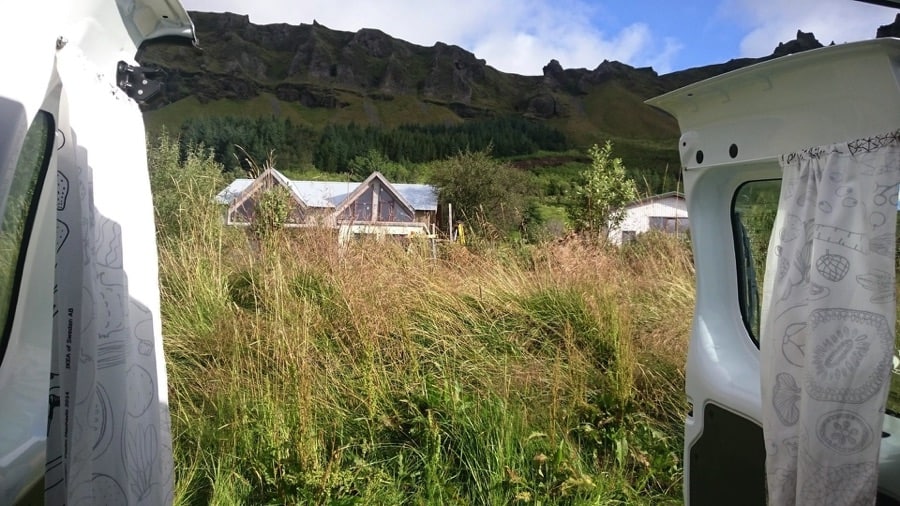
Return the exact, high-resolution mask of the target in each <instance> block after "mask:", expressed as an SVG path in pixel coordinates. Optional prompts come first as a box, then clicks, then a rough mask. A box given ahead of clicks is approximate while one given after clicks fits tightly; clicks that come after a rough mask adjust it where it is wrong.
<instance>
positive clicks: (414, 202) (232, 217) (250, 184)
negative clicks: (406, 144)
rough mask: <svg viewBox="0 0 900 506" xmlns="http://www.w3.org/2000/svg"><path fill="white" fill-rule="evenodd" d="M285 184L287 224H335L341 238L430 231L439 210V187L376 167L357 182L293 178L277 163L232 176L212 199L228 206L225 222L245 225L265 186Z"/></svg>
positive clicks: (400, 234) (254, 210)
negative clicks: (252, 175)
mask: <svg viewBox="0 0 900 506" xmlns="http://www.w3.org/2000/svg"><path fill="white" fill-rule="evenodd" d="M275 187H283V188H285V189H286V190H287V191H288V193H289V195H290V197H291V203H292V204H293V209H292V211H291V214H290V215H289V218H288V220H287V223H286V226H289V227H306V226H324V227H329V228H336V229H339V230H340V232H341V238H342V239H343V238H346V237H351V236H353V235H357V234H375V235H392V236H410V235H416V234H430V233H431V229H432V225H433V224H434V220H435V214H436V213H437V190H436V189H435V188H434V187H433V186H430V185H425V184H393V183H390V182H389V181H388V180H387V179H386V178H385V177H384V176H383V175H382V174H381V173H380V172H374V173H372V175H370V176H369V177H368V178H366V180H365V181H363V182H361V183H351V182H338V181H292V180H289V179H288V178H286V177H285V176H284V175H283V174H282V173H280V172H278V171H277V170H275V169H268V170H266V171H265V172H263V173H262V174H260V175H259V177H257V178H256V179H236V180H234V182H232V183H231V184H230V185H228V186H227V187H226V188H225V189H224V190H222V191H221V192H219V194H218V195H217V196H216V200H217V201H218V202H220V203H222V204H226V205H227V206H228V210H227V212H226V215H225V220H226V223H228V224H229V225H249V224H250V223H251V222H252V221H253V217H254V215H255V213H256V204H257V200H258V198H259V196H260V195H262V193H263V192H264V191H266V190H269V189H272V188H275Z"/></svg>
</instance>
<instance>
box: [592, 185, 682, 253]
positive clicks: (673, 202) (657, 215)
mask: <svg viewBox="0 0 900 506" xmlns="http://www.w3.org/2000/svg"><path fill="white" fill-rule="evenodd" d="M689 227H690V223H689V222H688V213H687V205H686V203H685V200H684V195H683V194H681V193H679V192H668V193H663V194H660V195H654V196H652V197H647V198H644V199H640V200H635V201H633V202H630V203H628V204H626V205H625V219H623V220H622V223H621V224H620V225H619V226H618V227H616V228H613V229H612V230H610V233H609V239H610V241H612V242H613V243H615V244H622V243H623V242H628V241H630V240H633V239H634V238H635V237H637V235H638V234H642V233H644V232H649V231H650V230H658V231H661V232H668V233H672V234H677V233H686V232H687V231H688V229H689Z"/></svg>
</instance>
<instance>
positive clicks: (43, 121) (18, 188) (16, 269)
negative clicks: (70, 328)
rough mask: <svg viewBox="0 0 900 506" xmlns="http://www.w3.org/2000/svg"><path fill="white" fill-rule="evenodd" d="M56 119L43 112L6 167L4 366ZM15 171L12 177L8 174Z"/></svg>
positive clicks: (1, 308) (0, 260)
mask: <svg viewBox="0 0 900 506" xmlns="http://www.w3.org/2000/svg"><path fill="white" fill-rule="evenodd" d="M54 132H55V128H54V126H53V117H52V116H51V115H50V114H48V113H46V112H43V111H42V112H40V113H39V114H38V115H37V116H36V117H35V119H34V121H33V122H32V124H31V126H30V127H29V129H28V132H27V133H26V134H25V140H24V142H23V144H22V150H21V151H20V152H19V155H18V158H17V160H16V164H15V167H13V168H8V167H3V168H2V170H3V172H4V173H6V174H3V177H2V178H0V184H2V185H6V188H0V196H2V198H0V205H2V207H0V332H2V334H0V362H2V359H3V355H4V354H5V352H6V347H7V344H8V342H9V337H10V332H11V330H12V323H13V317H14V316H15V310H16V303H17V300H18V292H19V285H20V284H21V282H22V271H23V267H24V262H25V252H26V249H27V246H28V240H29V237H30V235H31V228H32V225H33V223H34V218H35V213H36V211H37V204H38V201H39V200H40V190H41V187H42V185H43V181H44V179H45V176H46V174H47V166H48V165H49V162H50V156H51V149H52V147H53V134H54ZM9 170H12V174H8V173H7V171H9Z"/></svg>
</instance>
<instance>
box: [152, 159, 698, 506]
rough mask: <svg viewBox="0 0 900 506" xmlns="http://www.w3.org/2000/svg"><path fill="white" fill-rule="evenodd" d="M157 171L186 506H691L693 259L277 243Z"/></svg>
mask: <svg viewBox="0 0 900 506" xmlns="http://www.w3.org/2000/svg"><path fill="white" fill-rule="evenodd" d="M150 165H151V170H152V177H153V180H154V186H155V187H156V190H157V194H156V195H157V201H156V204H157V211H158V219H159V223H160V237H159V244H160V262H161V283H162V290H163V292H162V297H163V299H162V302H163V321H164V334H165V336H166V337H165V346H166V353H167V359H168V363H169V388H170V402H171V410H172V431H173V438H174V452H175V461H176V478H177V485H176V503H177V504H436V505H437V504H660V503H667V502H672V503H677V502H680V500H681V485H680V480H681V454H680V452H681V418H682V416H683V413H684V411H685V409H686V406H685V400H684V396H683V393H682V389H683V375H682V364H683V361H684V354H685V348H686V342H687V336H688V329H689V325H690V319H691V311H692V307H693V271H692V267H691V258H690V252H689V249H688V248H687V246H686V245H685V244H684V243H683V242H680V241H677V240H672V239H667V238H662V237H652V236H651V237H646V238H644V240H642V241H639V242H637V243H634V244H632V245H631V246H630V247H628V248H624V249H621V250H618V249H611V248H605V247H602V246H598V245H595V244H588V243H583V242H579V241H576V240H569V241H565V242H555V243H549V244H545V245H541V246H530V247H526V246H510V245H505V244H492V243H489V242H487V241H479V240H478V238H473V239H474V240H473V242H472V243H470V245H469V246H468V247H461V246H458V245H449V244H443V245H440V246H439V248H438V258H436V259H435V258H432V257H431V254H430V253H431V249H430V246H429V245H427V244H416V243H412V244H409V245H399V244H394V243H390V242H369V241H360V242H356V243H353V244H350V245H349V246H347V247H346V248H344V249H339V248H338V246H337V243H336V238H335V237H334V236H333V234H332V233H331V232H330V231H328V230H306V231H303V232H285V233H283V234H280V235H275V236H274V237H271V238H270V239H267V240H265V241H262V242H260V241H255V240H252V239H251V238H250V237H249V236H248V235H247V234H246V233H245V232H244V231H242V230H238V229H234V228H226V227H224V226H222V225H221V224H220V220H219V214H218V213H219V210H217V209H216V208H215V207H214V206H213V205H211V204H210V202H211V198H210V197H211V195H212V194H214V192H215V191H217V190H218V189H219V185H220V184H221V181H220V180H219V177H220V176H219V172H218V168H217V167H215V166H214V164H212V163H210V161H209V160H208V159H205V158H203V156H200V155H196V154H194V155H191V156H190V157H189V158H188V160H187V161H186V162H183V163H180V162H178V161H177V148H174V149H173V147H172V146H168V147H164V148H162V149H159V148H157V149H155V150H154V151H152V152H151V160H150Z"/></svg>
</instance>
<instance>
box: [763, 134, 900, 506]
mask: <svg viewBox="0 0 900 506" xmlns="http://www.w3.org/2000/svg"><path fill="white" fill-rule="evenodd" d="M781 165H782V169H783V171H784V173H783V181H782V187H781V197H780V201H779V208H778V216H777V218H776V221H775V227H774V229H773V233H772V240H771V241H770V243H769V244H770V245H769V253H768V259H767V266H766V276H765V285H766V286H765V288H764V293H763V314H762V332H761V345H760V361H761V369H762V376H761V382H762V384H761V386H762V402H763V411H762V413H763V432H764V436H765V443H766V450H767V457H766V474H767V485H768V490H769V504H771V505H794V504H798V505H816V506H820V505H830V504H833V505H871V504H873V502H874V499H875V492H876V486H877V478H878V451H879V445H880V441H881V426H882V421H883V417H884V406H885V401H886V398H887V392H888V386H889V376H890V370H891V359H892V355H893V347H894V324H895V301H894V249H895V242H894V230H895V223H896V216H897V192H898V185H900V130H898V131H896V132H893V133H890V134H887V135H883V136H878V137H873V138H868V139H861V140H858V141H854V142H850V143H842V144H835V145H830V146H823V147H819V148H813V149H807V150H804V151H801V152H798V153H791V154H788V155H784V156H782V157H781Z"/></svg>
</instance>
